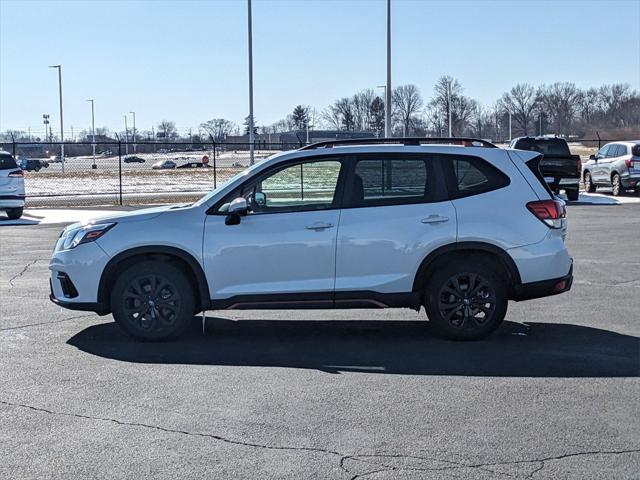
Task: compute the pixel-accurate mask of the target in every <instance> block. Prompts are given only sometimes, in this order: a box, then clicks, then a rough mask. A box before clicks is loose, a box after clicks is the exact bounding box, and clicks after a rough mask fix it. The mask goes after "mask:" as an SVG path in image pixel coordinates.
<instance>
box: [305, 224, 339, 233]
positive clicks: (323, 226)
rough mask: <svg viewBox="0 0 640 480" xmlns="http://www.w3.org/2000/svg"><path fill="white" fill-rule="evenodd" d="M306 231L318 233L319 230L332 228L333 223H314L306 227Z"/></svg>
mask: <svg viewBox="0 0 640 480" xmlns="http://www.w3.org/2000/svg"><path fill="white" fill-rule="evenodd" d="M305 228H306V229H307V230H315V231H316V232H319V231H320V230H326V229H327V228H333V223H324V222H316V223H314V224H312V225H307V226H306V227H305Z"/></svg>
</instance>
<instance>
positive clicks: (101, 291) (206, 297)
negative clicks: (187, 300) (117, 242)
mask: <svg viewBox="0 0 640 480" xmlns="http://www.w3.org/2000/svg"><path fill="white" fill-rule="evenodd" d="M140 255H168V256H173V257H177V258H179V259H180V260H182V261H184V262H185V263H186V264H187V265H188V266H189V268H190V269H191V272H192V273H193V276H194V278H195V280H196V285H197V287H198V295H199V297H200V303H199V304H197V305H196V307H198V308H200V309H202V310H204V309H208V308H209V307H210V303H211V296H210V294H209V284H208V283H207V278H206V276H205V274H204V271H203V269H202V265H200V262H198V260H196V259H195V257H194V256H193V255H191V254H190V253H189V252H187V251H186V250H183V249H181V248H178V247H171V246H167V245H146V246H144V247H135V248H131V249H129V250H125V251H123V252H120V253H118V254H117V255H115V256H114V257H113V258H111V260H109V262H108V263H107V265H106V266H105V268H104V269H103V271H102V275H101V277H100V283H99V285H98V305H106V306H108V305H109V301H108V289H107V285H108V279H110V277H111V276H112V275H113V273H115V271H116V269H117V268H118V265H119V264H120V263H122V262H123V261H125V260H127V259H129V258H132V257H136V256H140Z"/></svg>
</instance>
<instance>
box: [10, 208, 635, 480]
mask: <svg viewBox="0 0 640 480" xmlns="http://www.w3.org/2000/svg"><path fill="white" fill-rule="evenodd" d="M569 216H570V227H569V237H568V243H569V247H570V249H571V252H572V254H573V255H574V257H575V273H576V282H575V284H574V288H573V290H572V291H571V292H569V293H568V294H566V295H561V296H557V297H550V298H547V299H540V300H535V301H531V302H523V303H518V304H515V303H511V304H510V306H509V313H508V314H507V322H506V323H505V325H504V326H503V327H502V328H500V330H499V331H498V332H497V333H496V335H494V336H493V337H491V338H490V339H487V340H485V341H482V342H473V343H468V342H466V343H465V342H463V343H456V342H446V341H442V340H438V339H435V338H433V337H432V336H431V335H430V333H429V330H428V327H427V325H426V324H425V323H424V321H423V319H424V313H423V312H421V313H416V312H413V311H409V310H407V311H405V310H368V311H365V310H352V311H289V312H288V311H269V312H266V311H265V312H208V315H207V321H206V334H205V335H202V333H201V327H200V325H199V324H198V321H199V320H198V319H194V326H193V328H192V329H191V331H190V332H189V333H188V335H187V336H186V337H185V338H184V339H181V340H179V341H177V342H174V343H164V344H139V343H135V342H133V341H131V340H129V339H128V338H127V337H125V336H124V335H122V334H121V333H120V332H119V330H118V329H117V328H116V327H115V326H114V325H113V323H112V320H111V317H110V316H106V317H98V316H96V315H93V314H86V313H83V312H72V311H66V310H62V309H60V308H58V307H56V306H55V305H53V304H52V303H50V302H49V300H48V277H47V263H48V257H49V255H50V252H51V249H52V248H53V244H54V242H55V239H56V237H57V235H58V234H59V231H60V228H61V226H50V225H46V226H45V225H40V226H35V225H34V226H20V227H9V226H2V220H1V219H0V459H1V460H0V478H12V479H31V478H38V479H41V478H51V479H53V478H65V479H69V478H122V479H124V478H166V479H174V478H261V479H262V478H273V479H281V478H291V479H294V478H295V479H299V478H322V479H325V478H336V479H360V478H364V479H367V480H381V479H385V480H386V479H414V478H416V479H442V478H461V479H490V478H523V479H526V478H533V479H539V478H579V479H583V478H594V479H609V478H615V479H626V478H629V479H632V478H634V479H635V478H638V471H640V420H639V418H640V415H639V414H640V402H639V401H638V398H640V385H639V381H638V376H639V374H640V342H639V340H638V337H639V336H640V325H639V321H640V315H639V314H638V306H639V305H640V283H639V282H638V271H640V270H639V268H638V267H640V248H636V247H635V245H636V244H637V238H639V237H640V208H638V206H636V205H628V206H616V207H609V206H602V207H597V206H573V207H569ZM612 232H613V233H612Z"/></svg>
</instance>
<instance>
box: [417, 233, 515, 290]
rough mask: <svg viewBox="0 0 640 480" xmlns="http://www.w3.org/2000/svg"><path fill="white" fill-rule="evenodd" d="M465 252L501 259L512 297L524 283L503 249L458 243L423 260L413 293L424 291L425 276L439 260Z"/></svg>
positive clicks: (472, 243)
mask: <svg viewBox="0 0 640 480" xmlns="http://www.w3.org/2000/svg"><path fill="white" fill-rule="evenodd" d="M464 251H468V252H484V253H489V254H492V255H495V256H497V257H498V258H499V259H500V261H501V263H502V265H503V267H504V268H505V270H506V272H507V274H508V275H509V294H510V296H511V294H512V293H513V292H512V290H513V288H514V287H515V286H516V285H520V284H521V283H522V280H521V277H520V272H519V270H518V267H517V266H516V264H515V262H514V261H513V259H512V258H511V256H510V255H509V254H508V253H507V252H506V251H505V250H503V249H502V248H500V247H498V246H496V245H493V244H491V243H486V242H457V243H450V244H447V245H443V246H441V247H438V248H436V249H435V250H434V251H432V252H431V253H429V255H427V256H426V257H425V258H424V259H423V260H422V263H421V264H420V267H418V271H417V272H416V276H415V278H414V280H413V291H422V290H423V288H424V281H425V274H426V273H427V272H428V271H429V268H430V267H432V266H433V265H434V263H435V262H436V261H437V260H438V259H440V258H442V257H443V256H444V255H447V254H450V253H459V252H464Z"/></svg>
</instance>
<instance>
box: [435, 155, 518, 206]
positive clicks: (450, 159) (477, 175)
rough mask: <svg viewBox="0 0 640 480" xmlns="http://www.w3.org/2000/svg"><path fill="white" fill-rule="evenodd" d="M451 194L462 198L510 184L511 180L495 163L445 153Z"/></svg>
mask: <svg viewBox="0 0 640 480" xmlns="http://www.w3.org/2000/svg"><path fill="white" fill-rule="evenodd" d="M442 158H443V160H444V161H443V168H444V170H445V172H446V174H447V176H448V188H449V195H450V196H451V197H452V198H462V197H468V196H471V195H477V194H479V193H485V192H490V191H492V190H497V189H499V188H503V187H506V186H507V185H509V183H510V180H509V177H508V176H507V175H505V174H504V173H502V172H501V171H500V170H498V169H497V168H496V167H494V166H493V165H491V164H489V163H488V162H486V161H484V160H483V159H481V158H478V157H469V156H462V155H461V156H457V155H443V156H442Z"/></svg>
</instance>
